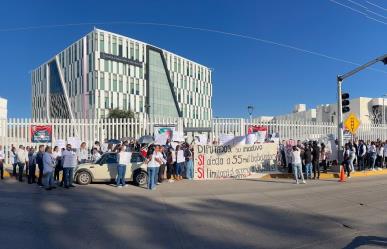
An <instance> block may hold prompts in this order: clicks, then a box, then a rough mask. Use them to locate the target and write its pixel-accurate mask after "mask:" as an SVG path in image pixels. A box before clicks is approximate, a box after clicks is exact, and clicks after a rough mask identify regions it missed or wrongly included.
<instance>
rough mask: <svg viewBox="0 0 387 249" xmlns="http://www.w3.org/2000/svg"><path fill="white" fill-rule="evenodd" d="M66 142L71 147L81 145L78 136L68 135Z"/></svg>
mask: <svg viewBox="0 0 387 249" xmlns="http://www.w3.org/2000/svg"><path fill="white" fill-rule="evenodd" d="M67 143H68V144H71V148H73V149H79V148H80V147H81V143H82V142H81V139H79V138H78V137H69V138H67Z"/></svg>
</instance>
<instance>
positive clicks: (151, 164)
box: [146, 147, 162, 190]
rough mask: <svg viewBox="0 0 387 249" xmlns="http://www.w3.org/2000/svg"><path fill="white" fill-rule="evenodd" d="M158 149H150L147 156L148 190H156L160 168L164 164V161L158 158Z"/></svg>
mask: <svg viewBox="0 0 387 249" xmlns="http://www.w3.org/2000/svg"><path fill="white" fill-rule="evenodd" d="M156 153H157V147H156V148H155V149H153V147H150V148H149V149H148V154H147V160H146V163H147V171H148V189H150V190H155V189H156V176H157V172H158V170H157V169H158V167H160V165H161V164H162V161H161V160H160V159H159V158H158V157H157V156H156Z"/></svg>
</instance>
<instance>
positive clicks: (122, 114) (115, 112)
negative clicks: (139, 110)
mask: <svg viewBox="0 0 387 249" xmlns="http://www.w3.org/2000/svg"><path fill="white" fill-rule="evenodd" d="M108 118H124V119H125V118H134V113H133V112H132V111H131V110H128V111H125V110H120V109H118V108H116V109H110V110H109V115H108Z"/></svg>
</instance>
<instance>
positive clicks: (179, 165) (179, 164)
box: [175, 145, 185, 181]
mask: <svg viewBox="0 0 387 249" xmlns="http://www.w3.org/2000/svg"><path fill="white" fill-rule="evenodd" d="M184 164H185V157H184V150H183V149H182V147H181V145H178V146H176V170H175V171H176V177H175V179H176V180H177V181H180V180H182V179H183V176H182V171H183V168H184Z"/></svg>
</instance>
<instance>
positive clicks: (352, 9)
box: [329, 0, 387, 25]
mask: <svg viewBox="0 0 387 249" xmlns="http://www.w3.org/2000/svg"><path fill="white" fill-rule="evenodd" d="M329 1H330V2H332V3H334V4H337V5H340V6H342V7H344V8H347V9H349V10H351V11H353V12H356V13H357V14H360V15H362V16H364V17H366V18H368V19H370V20H372V21H375V22H378V23H381V24H384V25H387V22H384V21H382V20H378V19H376V18H374V17H372V16H370V14H368V13H367V12H369V13H371V14H372V15H375V16H379V17H381V18H384V19H387V17H386V16H384V15H381V14H379V13H376V12H374V11H371V10H369V9H368V8H367V7H365V6H364V5H361V4H359V3H356V2H354V1H351V0H348V1H349V2H351V3H355V4H357V5H358V6H361V7H362V8H364V9H365V11H367V12H364V11H360V10H358V9H355V8H353V7H351V6H348V5H346V4H344V3H342V2H337V1H335V0H329Z"/></svg>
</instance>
